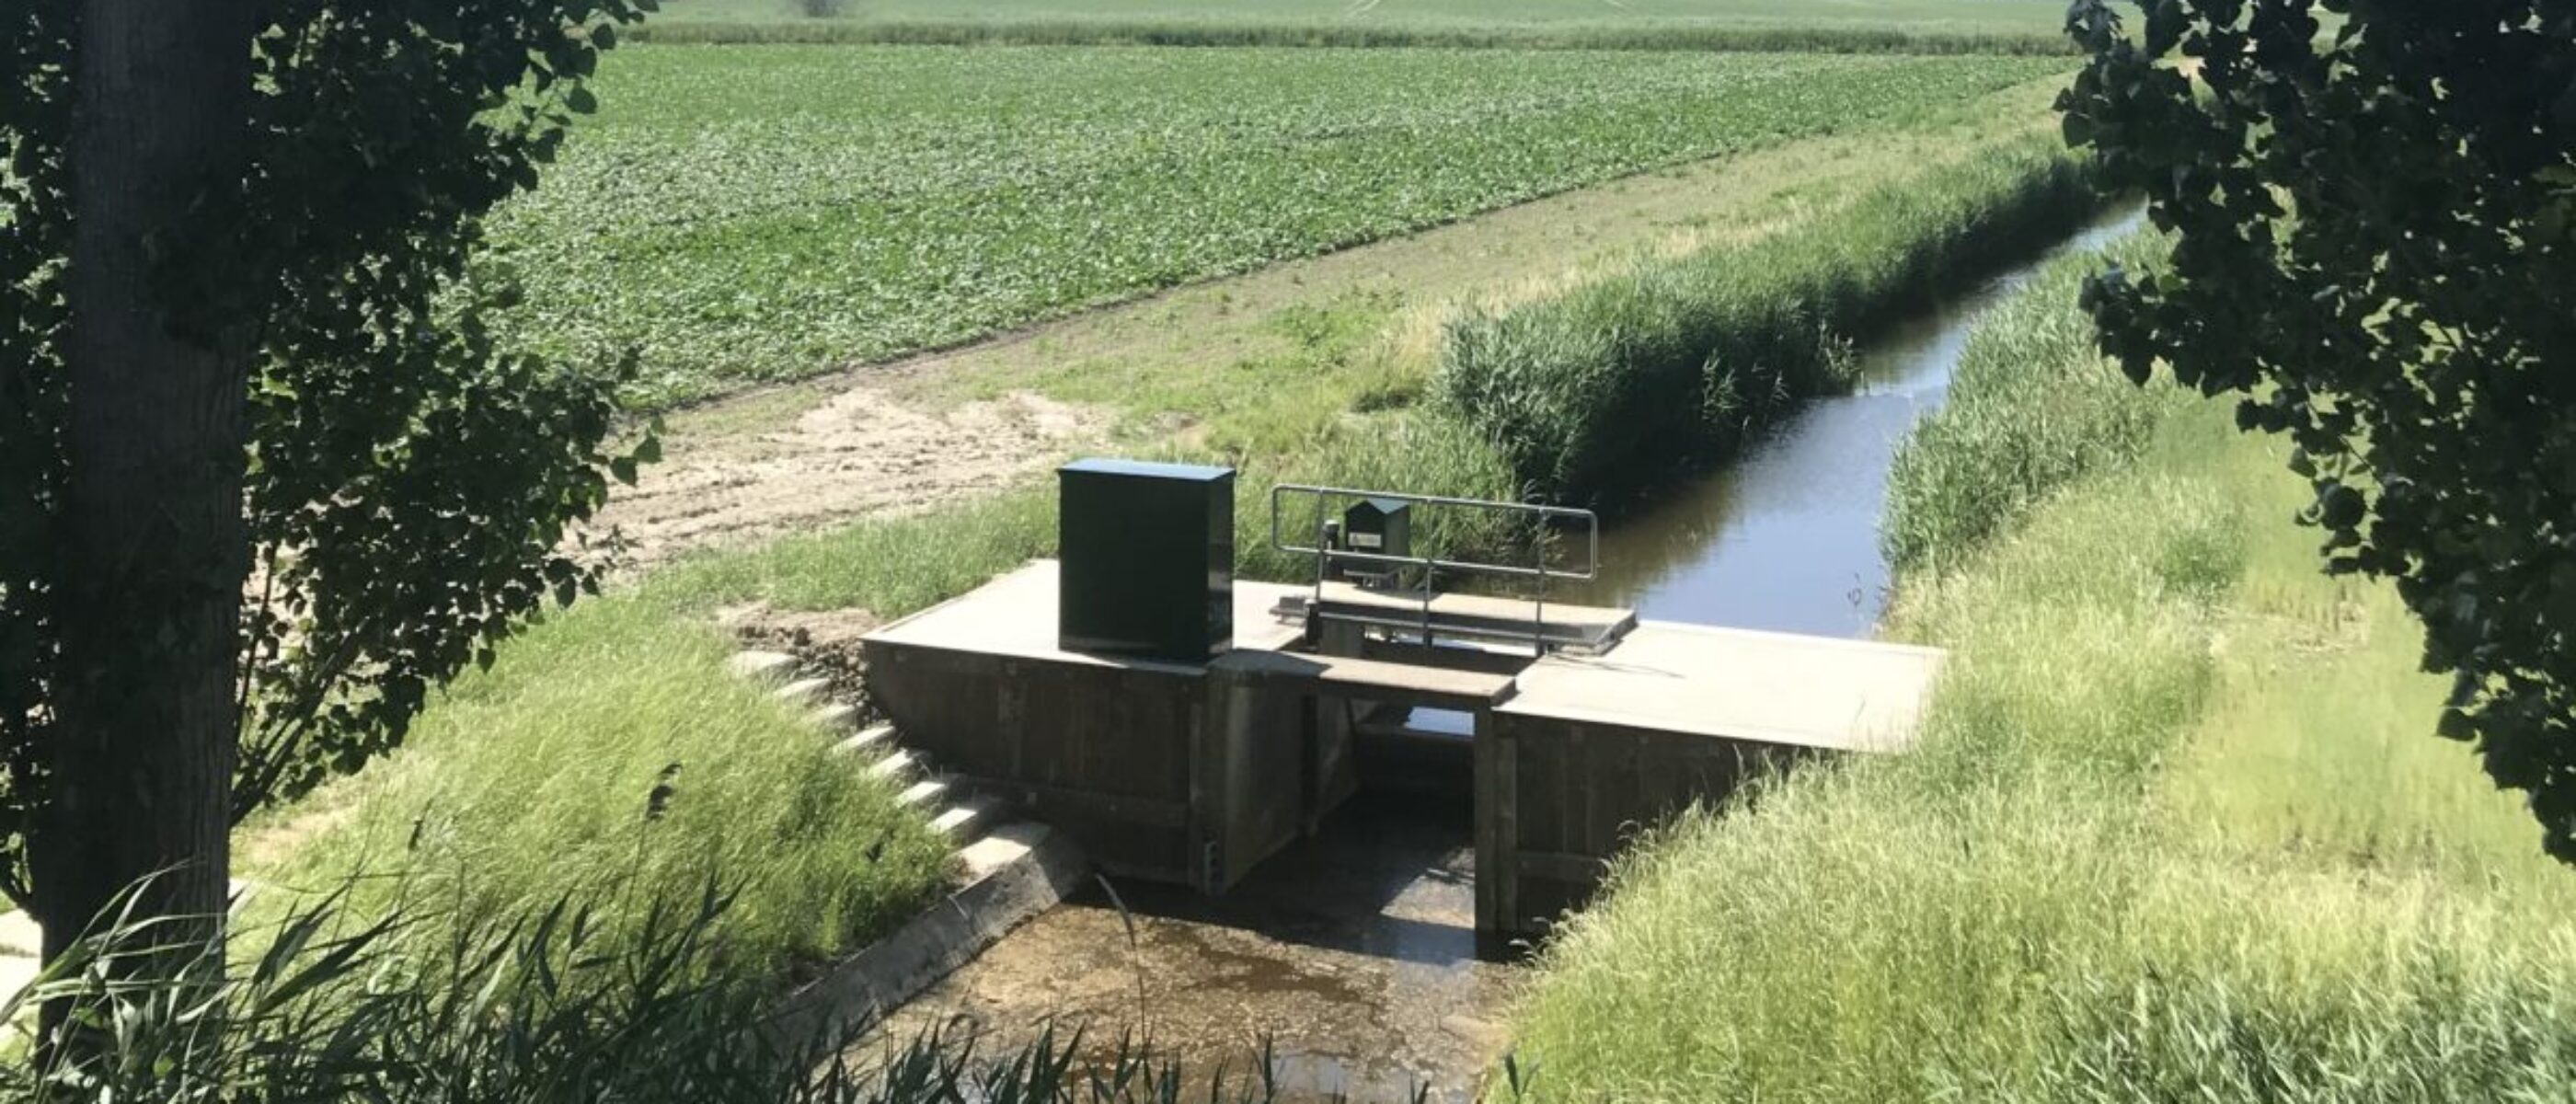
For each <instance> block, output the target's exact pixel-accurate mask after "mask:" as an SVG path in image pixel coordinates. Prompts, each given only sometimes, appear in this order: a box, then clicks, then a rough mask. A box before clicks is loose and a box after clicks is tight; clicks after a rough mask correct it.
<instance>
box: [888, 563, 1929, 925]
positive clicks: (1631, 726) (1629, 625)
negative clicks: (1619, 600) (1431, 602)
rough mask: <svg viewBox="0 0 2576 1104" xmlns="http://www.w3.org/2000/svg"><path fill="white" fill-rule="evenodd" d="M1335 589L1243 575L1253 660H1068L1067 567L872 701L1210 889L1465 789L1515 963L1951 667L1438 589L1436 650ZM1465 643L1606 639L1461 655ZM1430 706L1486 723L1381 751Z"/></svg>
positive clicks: (1883, 722)
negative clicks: (1631, 878) (1420, 779)
mask: <svg viewBox="0 0 2576 1104" xmlns="http://www.w3.org/2000/svg"><path fill="white" fill-rule="evenodd" d="M1327 590H1328V593H1326V594H1325V595H1324V601H1323V602H1321V603H1316V602H1313V599H1314V598H1315V588H1314V587H1313V586H1312V585H1311V584H1308V585H1304V586H1300V585H1295V584H1287V585H1282V584H1266V583H1254V582H1237V583H1235V584H1234V589H1233V593H1232V595H1231V598H1232V602H1233V607H1234V647H1233V649H1232V650H1231V651H1229V652H1227V653H1225V654H1223V655H1220V656H1218V657H1216V658H1214V659H1212V660H1210V661H1208V662H1205V663H1174V662H1162V661H1153V660H1138V659H1129V658H1123V657H1116V656H1103V655H1094V654H1090V653H1083V652H1069V651H1066V650H1064V649H1062V648H1059V647H1057V646H1056V620H1057V605H1058V603H1057V596H1058V588H1057V573H1056V565H1055V564H1054V563H1053V562H1051V561H1044V560H1041V561H1037V562H1034V563H1031V564H1029V565H1027V566H1025V567H1022V568H1020V569H1018V570H1015V571H1013V572H1011V573H1010V574H1008V575H1005V576H1003V577H1001V578H999V579H996V580H995V581H993V582H992V583H990V584H987V585H986V586H984V587H982V588H980V589H978V590H976V591H974V592H973V593H970V594H967V595H965V596H963V597H960V598H957V599H955V600H953V601H950V602H947V603H945V604H942V605H939V606H935V607H932V608H931V609H928V610H925V611H923V612H921V613H919V614H916V615H914V616H912V617H909V618H906V619H904V620H902V621H899V622H896V623H895V624H892V625H889V626H887V627H885V628H883V629H880V630H878V631H877V632H875V633H871V634H869V635H868V636H867V637H866V638H865V641H864V643H865V645H866V648H867V658H868V682H869V689H870V693H871V694H872V696H873V697H874V699H875V700H876V702H877V703H878V705H879V706H880V707H881V708H882V709H883V710H884V711H885V713H886V715H887V717H888V719H889V720H890V721H891V722H892V723H893V724H894V726H895V728H896V729H897V730H898V732H899V733H901V737H902V739H903V741H904V743H905V744H906V746H908V747H919V748H922V749H923V750H925V751H926V752H927V753H928V754H930V755H931V756H932V757H933V758H935V759H936V760H937V761H938V762H940V763H941V764H942V765H943V766H947V767H949V768H950V769H952V770H953V771H955V772H956V773H955V776H954V777H953V778H952V779H951V781H952V782H953V783H954V784H956V785H958V786H961V787H962V788H963V789H965V790H966V791H969V792H978V793H986V794H990V795H993V796H997V797H1001V798H1004V799H1007V800H1008V801H1010V802H1012V803H1013V804H1015V805H1017V806H1019V807H1020V808H1023V809H1027V810H1029V811H1030V812H1031V813H1032V814H1033V815H1035V816H1036V817H1038V818H1039V819H1041V820H1044V821H1047V822H1050V823H1053V824H1055V825H1056V826H1057V827H1058V828H1059V829H1061V830H1063V831H1065V832H1066V833H1068V834H1069V835H1070V836H1072V838H1073V839H1075V840H1076V841H1078V842H1079V843H1080V844H1081V845H1082V846H1083V847H1084V849H1085V850H1086V851H1088V852H1089V853H1090V855H1091V856H1092V858H1093V860H1094V861H1096V862H1098V863H1099V864H1100V865H1101V866H1102V867H1103V868H1104V869H1107V870H1109V871H1111V872H1113V873H1117V874H1120V875H1125V876H1134V877H1137V878H1142V879H1146V880H1150V881H1159V882H1169V883H1175V884H1180V885H1186V886H1190V887H1192V888H1195V889H1198V890H1201V891H1204V892H1221V891H1223V890H1225V889H1226V888H1228V887H1230V886H1233V885H1235V884H1236V883H1238V882H1240V881H1242V880H1243V879H1244V878H1245V877H1247V876H1248V875H1249V874H1250V873H1251V872H1252V870H1253V868H1254V867H1255V866H1256V865H1258V864H1259V863H1260V862H1261V861H1262V860H1263V859H1265V858H1266V857H1268V856H1270V855H1272V854H1275V853H1277V852H1278V851H1279V850H1280V849H1282V848H1283V847H1285V846H1287V845H1288V844H1289V843H1291V842H1292V841H1293V840H1294V839H1295V838H1296V837H1297V836H1299V835H1300V834H1301V833H1305V832H1312V831H1314V830H1316V828H1317V826H1318V825H1319V824H1320V823H1321V822H1322V819H1323V818H1324V817H1325V816H1326V815H1327V814H1329V813H1330V812H1331V811H1332V810H1333V809H1334V808H1335V807H1336V806H1338V805H1339V804H1340V803H1341V802H1342V801H1344V800H1346V799H1347V798H1349V797H1350V796H1351V795H1352V794H1353V793H1356V792H1358V790H1360V789H1361V788H1363V787H1367V786H1372V785H1379V786H1386V785H1388V784H1390V783H1394V784H1396V785H1394V786H1392V787H1391V788H1398V789H1400V788H1402V785H1401V784H1403V783H1406V782H1410V781H1415V780H1416V779H1413V778H1412V777H1410V776H1411V775H1412V774H1417V773H1418V774H1423V775H1425V776H1428V775H1431V774H1439V773H1446V774H1449V775H1458V774H1464V775H1466V776H1467V777H1468V778H1469V779H1470V781H1471V782H1472V789H1473V803H1474V814H1473V815H1474V819H1475V825H1476V828H1475V830H1476V869H1477V875H1476V877H1477V884H1476V889H1475V893H1476V916H1477V922H1476V929H1477V936H1478V945H1479V947H1480V948H1483V949H1484V950H1485V952H1486V953H1494V954H1506V953H1510V950H1509V946H1510V944H1511V943H1512V942H1513V941H1515V940H1526V939H1533V938H1538V937H1540V936H1541V934H1542V933H1544V932H1545V931H1546V930H1547V929H1548V926H1549V925H1550V924H1552V923H1553V922H1554V920H1555V919H1556V918H1557V917H1559V916H1561V915H1563V913H1564V911H1565V910H1566V909H1568V908H1572V907H1578V906H1580V905H1581V904H1582V903H1583V902H1584V901H1585V900H1587V899H1588V897H1589V895H1590V894H1591V893H1592V891H1593V890H1594V889H1595V888H1597V886H1598V885H1599V882H1600V879H1601V876H1602V872H1603V871H1604V870H1605V869H1606V864H1607V862H1608V861H1609V860H1610V859H1611V858H1613V857H1614V856H1616V855H1617V854H1618V853H1619V852H1620V851H1621V850H1623V849H1624V848H1625V847H1626V846H1627V845H1628V843H1629V842H1630V841H1631V840H1632V839H1633V838H1634V837H1635V834H1636V833H1637V832H1638V831H1639V830H1640V829H1641V828H1643V827H1645V826H1649V825H1652V824H1654V823H1657V822H1659V821H1661V820H1663V819H1664V818H1666V817H1669V816H1671V815H1673V814H1674V813H1676V812H1678V811H1679V810H1682V809H1684V808H1688V807H1690V806H1692V805H1694V804H1702V805H1704V804H1709V803H1716V802H1724V801H1726V800H1729V799H1730V797H1731V796H1732V795H1734V794H1736V793H1737V792H1738V791H1739V790H1741V789H1742V788H1743V786H1744V785H1745V784H1746V783H1747V782H1748V781H1750V780H1752V779H1755V778H1758V777H1761V776H1763V775H1766V774H1768V773H1770V772H1774V771H1780V770H1788V769H1794V768H1796V767H1798V766H1799V765H1801V764H1804V763H1807V762H1810V761H1813V760H1818V759H1830V758H1834V757H1838V756H1841V755H1848V754H1875V753H1884V752H1892V751H1899V750H1902V749H1903V748H1905V747H1907V746H1909V745H1911V744H1912V743H1913V742H1914V739H1915V737H1916V732H1917V729H1918V728H1919V727H1920V725H1921V722H1922V716H1923V711H1924V708H1925V706H1926V704H1927V701H1928V699H1929V698H1930V695H1931V691H1932V687H1933V683H1934V680H1935V679H1936V678H1937V677H1938V675H1939V673H1940V669H1941V663H1942V653H1940V652H1939V651H1937V650H1934V649H1929V648H1918V647H1911V646H1907V645H1902V644H1887V643H1880V642H1876V641H1867V640H1842V639H1832V638H1823V637H1810V636H1797V635H1789V634H1782V633H1770V632H1754V631H1749V630H1741V629H1726V628H1713V627H1708V626H1700V625H1683V624H1674V623H1669V622H1656V621H1648V622H1639V621H1637V620H1636V619H1635V617H1634V615H1633V614H1632V613H1631V612H1630V611H1627V610H1617V609H1601V608H1592V607H1583V606H1576V605H1551V606H1549V607H1548V608H1547V613H1546V616H1547V622H1546V623H1545V624H1541V623H1540V622H1539V621H1537V619H1536V618H1535V616H1534V614H1535V612H1536V611H1535V610H1534V609H1533V608H1532V607H1531V606H1530V605H1529V604H1528V603H1525V602H1518V601H1514V600H1511V599H1494V598H1480V597H1474V596H1444V597H1442V598H1440V599H1437V600H1436V601H1435V608H1434V613H1435V615H1436V617H1437V619H1438V620H1439V621H1441V622H1442V623H1443V624H1442V627H1441V628H1440V630H1439V631H1437V632H1435V633H1434V635H1433V639H1431V640H1430V641H1427V642H1426V641H1424V640H1422V639H1421V638H1420V635H1419V633H1418V632H1413V633H1408V631H1407V629H1406V626H1405V621H1406V620H1407V618H1406V611H1407V610H1410V611H1411V618H1410V620H1411V623H1412V624H1417V625H1418V624H1419V618H1420V615H1421V610H1422V607H1421V602H1420V599H1419V598H1414V599H1410V600H1408V599H1406V598H1405V597H1403V596H1401V595H1391V594H1382V593H1375V592H1363V591H1356V590H1352V589H1350V588H1344V587H1338V586H1335V587H1330V588H1327ZM1280 611H1286V612H1287V614H1288V616H1282V615H1281V613H1280ZM1334 611H1339V612H1341V613H1344V614H1359V615H1361V616H1363V617H1374V616H1376V615H1381V614H1382V615H1385V618H1386V621H1387V622H1388V623H1387V624H1385V625H1382V626H1380V625H1375V624H1372V623H1369V622H1367V621H1364V620H1360V619H1359V618H1355V617H1347V616H1346V617H1334V616H1331V614H1332V613H1333V612H1334ZM1318 613H1321V614H1322V615H1321V616H1315V627H1316V630H1317V631H1316V639H1315V641H1314V643H1313V644H1312V646H1311V648H1310V646H1309V644H1308V641H1307V633H1306V628H1307V625H1306V623H1305V622H1306V618H1307V617H1308V616H1312V615H1316V614H1318ZM1516 618H1517V620H1515V619H1516ZM1462 632H1463V633H1465V634H1467V635H1470V636H1471V638H1472V637H1473V636H1476V635H1487V636H1493V637H1495V638H1496V639H1497V640H1500V639H1503V638H1507V637H1513V636H1517V637H1519V638H1520V639H1522V640H1527V639H1528V638H1529V637H1531V636H1534V635H1539V634H1545V635H1546V636H1548V637H1550V638H1551V640H1552V641H1563V640H1568V639H1582V640H1587V641H1591V642H1594V645H1595V646H1597V647H1598V648H1599V649H1600V650H1599V651H1597V652H1589V653H1579V652H1577V651H1575V650H1568V649H1559V648H1551V649H1549V651H1548V654H1546V655H1544V656H1539V655H1536V654H1535V649H1532V648H1529V647H1525V646H1524V647H1520V648H1517V649H1515V648H1509V647H1501V646H1485V645H1483V644H1481V643H1476V642H1474V641H1472V639H1471V641H1470V643H1469V644H1468V645H1466V646H1459V645H1456V644H1453V643H1452V642H1451V641H1450V640H1448V639H1446V637H1447V636H1449V635H1452V634H1459V633H1462ZM1418 707H1432V708H1437V709H1445V710H1451V711H1454V712H1455V713H1456V714H1458V715H1459V716H1461V717H1462V718H1464V722H1463V724H1461V725H1459V726H1458V727H1459V728H1461V729H1462V731H1460V732H1458V733H1454V734H1451V733H1442V734H1438V738H1437V739H1429V738H1428V736H1429V734H1417V733H1414V732H1412V731H1410V730H1409V729H1406V728H1404V727H1403V726H1397V731H1396V732H1394V733H1393V735H1394V736H1396V737H1399V738H1409V737H1412V736H1416V735H1424V736H1425V737H1426V739H1425V740H1417V741H1415V742H1416V743H1427V745H1428V746H1427V749H1415V750H1427V751H1429V752H1431V753H1434V754H1431V755H1429V756H1427V757H1426V756H1421V755H1416V756H1411V757H1407V756H1403V755H1398V756H1393V757H1389V756H1385V755H1376V756H1375V757H1374V758H1371V757H1370V756H1369V755H1364V754H1363V752H1365V751H1370V750H1371V748H1374V749H1376V750H1385V748H1386V746H1387V745H1388V741H1387V740H1386V739H1383V738H1382V737H1385V736H1387V735H1388V733H1387V732H1385V731H1383V729H1384V728H1385V726H1383V725H1379V724H1377V723H1376V722H1375V720H1373V719H1372V718H1374V717H1375V716H1376V715H1377V714H1378V713H1379V712H1380V711H1384V710H1395V709H1406V708H1418ZM1363 730H1366V731H1363ZM1363 736H1367V737H1369V738H1370V739H1371V740H1372V741H1374V742H1373V744H1372V745H1371V748H1363V747H1362V746H1361V738H1362V737H1363ZM1399 750H1402V749H1399ZM1462 752H1463V753H1464V754H1463V755H1462V754H1461V753H1462ZM1364 760H1365V762H1364ZM1372 772H1375V773H1372ZM1390 776H1394V777H1390Z"/></svg>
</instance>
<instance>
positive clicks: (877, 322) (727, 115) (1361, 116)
mask: <svg viewBox="0 0 2576 1104" xmlns="http://www.w3.org/2000/svg"><path fill="white" fill-rule="evenodd" d="M2063 65H2064V63H2063V62H2061V61H2058V60H2053V59H2032V58H2003V57H1966V56H1960V57H1935V58H1898V57H1881V56H1842V55H1836V56H1826V55H1772V54H1725V55H1709V54H1688V53H1638V52H1615V53H1586V52H1569V51H1466V52H1462V51H1434V50H1410V49H1390V50H1365V51H1342V50H1331V51H1323V50H1293V49H1222V50H1151V49H1130V48H1114V47H1073V48H1053V47H1047V48H1027V49H1012V50H967V51H958V50H946V49H933V48H924V47H853V46H815V47H808V46H786V47H775V48H764V49H756V50H751V49H713V48H686V47H651V46H647V47H637V48H634V49H631V50H628V51H622V52H621V53H620V54H619V56H618V57H617V58H616V59H615V60H614V61H613V62H612V63H611V64H610V66H609V67H608V70H607V71H606V72H605V74H604V75H603V78H602V79H601V80H600V81H599V83H598V92H599V98H600V100H601V101H602V102H603V104H605V105H606V106H605V109H604V110H603V112H602V113H601V114H600V115H599V116H598V117H597V118H596V119H594V120H589V121H587V122H586V123H585V125H584V126H583V127H582V128H581V129H580V131H579V133H578V135H577V137H576V139H575V140H574V142H573V143H571V144H570V146H568V148H567V150H566V153H565V155H564V158H563V160H562V162H561V163H560V164H559V165H557V166H556V167H554V169H553V170H552V172H551V173H550V174H549V175H548V177H547V180H546V183H545V186H544V187H543V188H541V189H540V190H539V191H538V192H536V193H535V194H534V195H532V196H531V197H529V198H528V199H527V200H526V201H524V202H521V203H519V204H517V205H516V206H514V207H513V208H511V209H509V210H508V211H507V212H505V213H504V214H503V216H502V217H500V218H499V219H498V220H497V224H496V226H495V228H494V234H495V238H496V241H497V244H498V245H499V249H498V250H497V251H496V252H497V253H498V255H501V256H505V257H508V258H510V259H512V260H513V261H515V262H516V267H517V269H518V271H519V273H520V275H521V276H522V277H523V278H524V279H525V280H526V282H527V284H528V287H529V291H530V293H531V294H530V296H529V300H530V303H531V304H532V305H531V306H530V307H528V308H527V309H526V311H525V313H523V314H522V315H520V316H519V317H518V318H517V319H516V326H517V332H518V333H519V334H520V335H521V336H522V338H523V339H524V340H527V341H530V342H534V343H537V344H539V345H540V346H542V347H548V348H552V349H554V350H555V351H559V352H567V353H573V354H576V355H591V354H599V353H602V352H605V351H607V350H613V349H617V348H621V347H624V346H626V345H628V344H633V345H635V346H637V347H638V348H639V349H640V351H641V353H642V357H643V365H644V376H643V378H642V379H641V380H640V381H639V383H638V385H637V387H636V391H635V393H634V395H633V398H635V399H636V400H638V401H639V402H641V403H644V404H647V405H662V404H670V403H674V402H681V401H687V400H690V399H695V398H700V397H704V396H708V395H711V394H715V393H719V392H722V391H725V390H728V389H732V388H736V387H739V386H742V385H744V384H747V383H751V382H756V381H774V380H783V379H792V378H796V377H800V376H806V375H812V374H815V373H818V372H821V371H826V370H830V369H833V368H837V367H842V366H846V365H849V364H852V363H855V362H864V361H870V360H876V359H882V358H888V357H893V356H896V355H900V354H903V353H907V352H911V351H915V350H920V349H924V348H929V347H936V346H941V345H945V344H951V343H955V342H960V341H964V340H968V339H971V338H975V337H979V336H983V335H986V334H990V333H993V332H996V331H999V330H1003V329H1007V328H1010V327H1013V326H1017V325H1021V324H1024V323H1027V322H1030V321H1033V320H1037V319H1042V318H1046V317H1049V316H1054V315H1059V314H1063V313H1066V312H1069V311H1072V310H1076V309H1080V308H1083V307H1086V306H1091V305H1096V304H1100V303H1103V302H1108V301H1113V300H1118V299H1123V298H1129V297H1133V296H1135V295H1137V294H1140V293H1143V292H1146V291H1150V290H1152V289H1156V288H1160V287H1165V286H1169V285H1172V284H1176V283H1180V282H1184V281H1189V280H1193V279H1199V278H1203V277H1209V276H1215V275H1219V274H1224V273H1230V272H1236V271H1241V270H1245V269H1249V268H1253V267H1256V266H1259V265H1262V264H1266V263H1269V262H1273V261H1277V260H1281V259H1285V258H1291V257H1298V256H1303V255H1309V254H1315V253H1319V252H1323V251H1327V250H1331V249H1335V248H1338V247H1342V246H1347V245H1351V244H1355V243H1358V242H1363V241H1368V240H1371V239H1376V238H1382V237H1386V236H1389V235H1393V234H1398V233H1402V232H1405V231H1407V230H1412V229H1417V228H1420V227H1424V226H1428V225H1432V224H1437V223H1441V222H1445V221H1449V220H1453V219H1457V218H1460V217H1463V216H1466V215H1470V214H1474V213H1477V212H1480V211H1485V210H1489V209H1493V208H1496V207H1500V206H1505V205H1508V204H1511V203H1515V202H1518V201H1522V200H1526V199H1530V198H1534V197H1537V196H1541V195H1545V194H1549V193H1553V192H1557V191H1562V190H1565V189H1569V188H1574V187H1579V186H1583V185H1587V184H1591V183H1595V182H1599V181H1602V180H1605V179H1609V178H1613V177H1617V176H1622V175H1627V174H1630V173H1635V172H1638V171H1641V170H1645V169H1650V168H1654V167H1658V166H1663V165H1670V164H1674V163H1678V162H1683V161H1689V160H1695V159H1702V158H1707V157H1712V156H1718V155H1722V154H1728V153H1733V152H1739V151H1744V150H1749V149H1754V148H1759V147H1763V146H1768V145H1775V144H1779V143H1783V142H1787V141H1791V140H1795V139H1798V138H1801V137H1806V136H1814V135H1821V134H1827V133H1834V132H1849V131H1861V130H1868V129H1872V128H1898V127H1903V126H1905V125H1907V124H1908V123H1909V122H1911V121H1914V120H1918V119H1920V118H1923V117H1924V116H1926V115H1927V114H1929V113H1932V112H1936V111H1938V110H1939V109H1940V108H1942V107H1944V106H1949V105H1955V104H1956V103H1958V102H1960V101H1962V100H1964V99H1967V98H1970V97H1973V96H1976V95H1978V94H1981V93H1985V92H1989V91H1993V90H1996V89H1999V88H2003V87H2006V86H2009V85H2014V84H2018V83H2022V82H2026V81H2030V80H2034V79H2037V78H2040V77H2044V76H2047V75H2048V74H2051V73H2053V72H2057V71H2060V70H2061V69H2062V68H2063Z"/></svg>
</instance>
